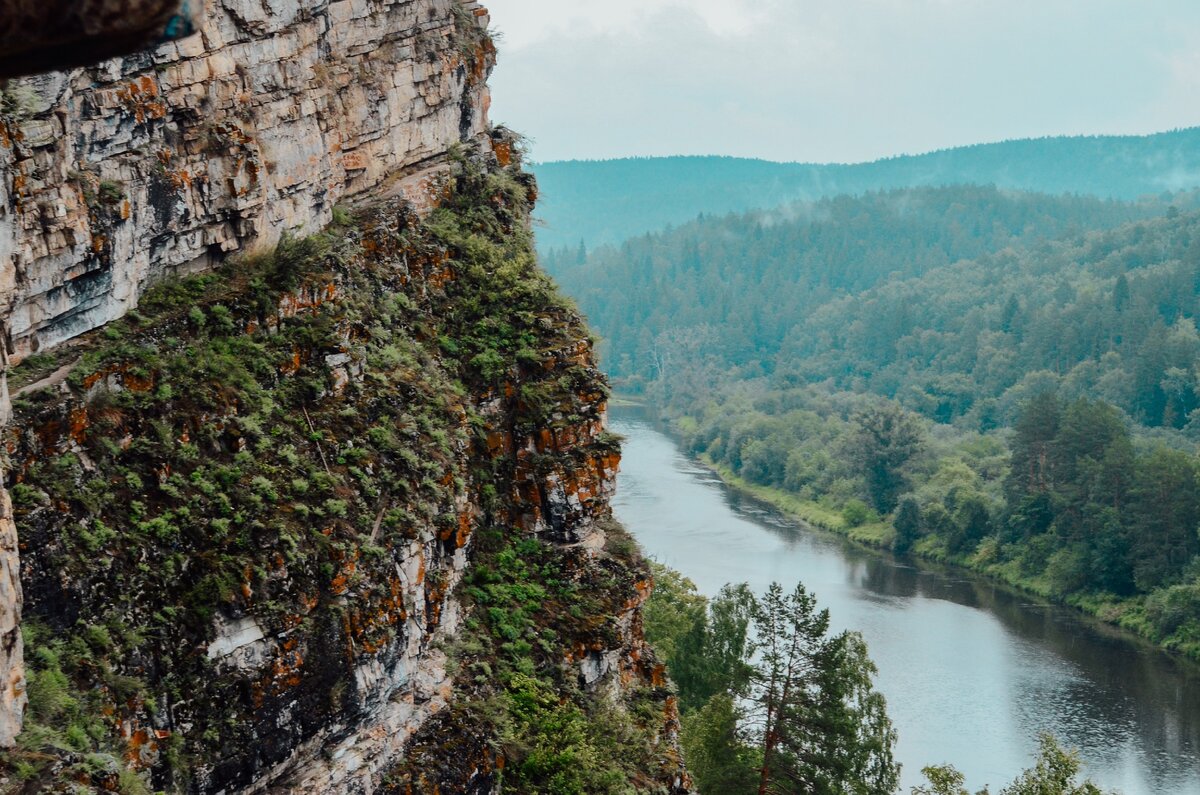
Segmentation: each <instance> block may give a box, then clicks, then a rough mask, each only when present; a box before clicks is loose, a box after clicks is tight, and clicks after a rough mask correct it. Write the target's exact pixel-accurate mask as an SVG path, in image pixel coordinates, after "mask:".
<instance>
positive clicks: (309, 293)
mask: <svg viewBox="0 0 1200 795" xmlns="http://www.w3.org/2000/svg"><path fill="white" fill-rule="evenodd" d="M337 297H338V288H337V284H335V283H333V282H325V283H323V284H322V283H309V284H306V285H305V286H303V287H301V288H300V289H299V290H296V291H295V292H291V293H287V294H285V295H284V296H283V297H281V298H280V299H279V317H281V318H289V317H296V316H297V315H299V314H300V313H301V312H305V311H311V310H314V309H319V308H320V307H322V306H324V305H325V304H327V303H329V302H330V301H333V300H335V299H336V298H337Z"/></svg>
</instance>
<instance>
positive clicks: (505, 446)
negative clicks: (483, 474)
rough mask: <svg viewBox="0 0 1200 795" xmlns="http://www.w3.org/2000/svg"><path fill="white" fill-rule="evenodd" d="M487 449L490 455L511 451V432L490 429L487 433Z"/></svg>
mask: <svg viewBox="0 0 1200 795" xmlns="http://www.w3.org/2000/svg"><path fill="white" fill-rule="evenodd" d="M486 444H487V450H488V453H489V454H490V455H492V456H497V455H504V454H507V453H511V452H512V449H513V438H512V434H511V433H509V432H508V431H503V430H501V431H492V432H491V433H489V434H488V435H487V442H486Z"/></svg>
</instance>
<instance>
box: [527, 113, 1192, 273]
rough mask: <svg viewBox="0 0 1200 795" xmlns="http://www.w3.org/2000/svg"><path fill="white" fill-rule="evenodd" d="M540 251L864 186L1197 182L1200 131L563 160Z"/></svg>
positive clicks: (548, 182)
mask: <svg viewBox="0 0 1200 795" xmlns="http://www.w3.org/2000/svg"><path fill="white" fill-rule="evenodd" d="M533 170H534V173H536V174H537V177H538V180H539V182H540V184H541V188H542V200H541V203H540V209H539V213H538V215H539V217H540V218H541V219H542V221H543V224H542V225H541V226H540V227H539V230H538V245H539V248H541V249H542V250H543V251H545V250H548V249H552V248H561V247H566V246H569V247H575V246H578V245H579V243H580V241H584V242H585V243H586V245H587V246H588V247H589V248H592V247H595V246H598V245H601V244H605V243H619V242H621V241H623V240H627V239H629V238H631V237H636V236H638V235H641V234H644V233H646V232H651V231H657V230H660V229H662V228H663V227H665V226H667V225H670V224H680V223H684V222H687V221H691V220H694V219H695V218H696V216H697V215H699V214H701V213H703V214H721V215H723V214H725V213H729V212H741V211H746V210H752V209H757V208H767V207H774V206H777V205H780V204H784V203H786V202H789V201H796V200H803V199H817V198H822V197H826V196H833V195H837V194H842V193H849V194H859V193H864V192H866V191H871V190H881V189H889V188H906V187H920V186H937V185H950V184H984V185H996V186H997V187H1000V188H1004V189H1012V190H1032V191H1039V192H1043V193H1051V194H1060V193H1078V194H1088V195H1093V196H1100V197H1104V198H1113V199H1136V198H1139V197H1141V196H1145V195H1149V194H1161V193H1164V192H1170V191H1179V190H1191V189H1194V188H1197V187H1200V128H1189V129H1184V130H1174V131H1171V132H1164V133H1157V134H1154V135H1147V136H1075V137H1058V138H1037V139H1026V140H1017V141H1005V142H1001V143H991V144H975V145H972V146H963V147H958V148H954V149H943V150H939V151H936V152H930V153H928V154H922V155H902V156H898V157H891V158H887V159H884V160H877V161H875V162H872V163H859V164H850V165H845V164H814V163H775V162H771V161H766V160H752V159H743V158H733V157H660V158H625V159H621V160H596V161H565V162H554V163H543V164H540V165H537V166H534V167H533Z"/></svg>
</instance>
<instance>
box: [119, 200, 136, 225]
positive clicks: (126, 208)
mask: <svg viewBox="0 0 1200 795" xmlns="http://www.w3.org/2000/svg"><path fill="white" fill-rule="evenodd" d="M118 215H119V216H120V218H121V220H122V221H128V220H129V218H130V216H132V215H133V205H131V204H130V203H129V199H126V200H125V201H123V202H121V209H120V210H119V211H118Z"/></svg>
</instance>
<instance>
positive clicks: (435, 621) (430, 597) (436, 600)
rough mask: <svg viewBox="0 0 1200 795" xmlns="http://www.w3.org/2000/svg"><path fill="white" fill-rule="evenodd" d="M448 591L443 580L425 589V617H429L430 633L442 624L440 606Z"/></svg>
mask: <svg viewBox="0 0 1200 795" xmlns="http://www.w3.org/2000/svg"><path fill="white" fill-rule="evenodd" d="M448 590H449V588H448V587H447V585H446V582H445V581H444V580H438V581H437V582H434V583H430V584H429V585H428V587H426V589H425V607H426V615H427V616H428V617H429V631H430V632H432V631H433V630H434V629H435V628H437V626H438V625H439V624H441V623H442V606H443V605H444V604H445V603H446V592H447V591H448Z"/></svg>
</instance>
